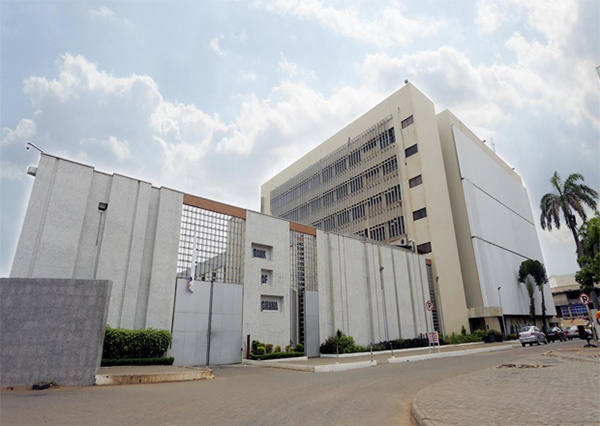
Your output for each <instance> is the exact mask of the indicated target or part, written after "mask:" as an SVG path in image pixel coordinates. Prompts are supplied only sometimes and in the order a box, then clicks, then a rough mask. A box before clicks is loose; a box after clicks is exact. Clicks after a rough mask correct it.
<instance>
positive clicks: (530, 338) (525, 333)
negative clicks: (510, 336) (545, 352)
mask: <svg viewBox="0 0 600 426" xmlns="http://www.w3.org/2000/svg"><path fill="white" fill-rule="evenodd" d="M519 342H521V345H522V346H525V344H527V343H529V344H530V345H533V344H534V343H537V344H538V345H540V344H542V342H543V343H544V344H545V345H547V344H548V340H546V335H545V334H544V333H542V332H541V331H540V329H539V328H537V327H535V326H533V325H526V326H524V327H523V328H521V331H519Z"/></svg>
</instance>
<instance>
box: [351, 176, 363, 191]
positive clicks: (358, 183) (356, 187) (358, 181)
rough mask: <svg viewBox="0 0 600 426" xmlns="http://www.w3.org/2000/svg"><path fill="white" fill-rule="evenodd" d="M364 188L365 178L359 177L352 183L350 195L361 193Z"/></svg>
mask: <svg viewBox="0 0 600 426" xmlns="http://www.w3.org/2000/svg"><path fill="white" fill-rule="evenodd" d="M362 187H363V178H362V176H357V177H355V178H354V179H352V180H351V181H350V193H352V194H354V193H355V192H357V191H360V190H361V189H362Z"/></svg>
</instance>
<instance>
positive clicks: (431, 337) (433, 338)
mask: <svg viewBox="0 0 600 426" xmlns="http://www.w3.org/2000/svg"><path fill="white" fill-rule="evenodd" d="M427 336H428V337H429V343H430V344H431V343H437V344H438V345H439V343H440V339H439V338H438V333H437V331H430V332H429V333H427Z"/></svg>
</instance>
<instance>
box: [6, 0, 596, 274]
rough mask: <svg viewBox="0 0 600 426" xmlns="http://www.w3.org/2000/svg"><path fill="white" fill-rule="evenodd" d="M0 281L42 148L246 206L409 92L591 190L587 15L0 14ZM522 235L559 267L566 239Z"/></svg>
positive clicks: (559, 234) (548, 11)
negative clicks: (360, 120)
mask: <svg viewBox="0 0 600 426" xmlns="http://www.w3.org/2000/svg"><path fill="white" fill-rule="evenodd" d="M0 23H1V28H0V72H1V74H0V91H1V93H0V102H1V103H0V107H1V109H0V127H1V128H2V136H1V139H0V166H1V168H0V169H1V171H0V185H1V186H0V196H1V200H0V201H1V204H0V208H1V210H0V224H1V228H0V232H1V234H0V276H7V275H8V274H9V272H10V266H11V264H12V258H13V256H14V250H15V247H16V242H17V239H18V235H19V232H20V229H21V226H22V222H23V215H24V211H25V209H26V204H27V201H28V198H29V194H30V191H31V187H32V184H33V179H32V178H31V177H29V176H27V175H26V174H25V170H26V167H27V165H30V164H33V165H35V164H37V161H38V155H37V154H36V153H35V152H34V151H25V143H26V141H28V140H31V141H33V142H34V143H36V144H37V145H38V146H40V147H41V148H42V149H43V150H44V151H46V152H48V153H51V154H55V155H59V156H64V157H66V158H70V159H73V160H77V161H82V162H85V163H88V164H90V165H93V166H95V167H96V168H97V169H98V170H101V171H106V172H111V173H112V172H118V173H122V174H126V175H130V176H133V177H137V178H141V179H144V180H147V181H150V182H152V183H153V184H155V185H156V186H168V187H171V188H175V189H179V190H182V191H185V192H188V193H192V194H195V195H199V196H203V197H207V198H212V199H216V200H220V201H223V202H226V203H231V204H234V205H239V206H242V207H246V208H250V209H253V210H258V209H259V187H260V184H261V183H263V182H264V181H266V180H267V179H269V178H270V177H271V176H272V175H273V174H275V173H276V172H278V171H280V170H281V169H283V168H284V167H286V166H287V165H289V164H290V163H291V162H293V161H294V160H295V159H297V158H298V157H299V156H300V155H302V154H304V153H306V152H308V151H309V150H310V149H312V148H314V147H315V146H316V145H318V144H319V143H320V142H322V141H323V140H325V139H326V138H327V137H329V136H331V135H332V134H333V133H335V132H336V131H337V130H339V129H340V128H341V127H343V126H344V125H346V124H348V123H349V122H351V121H352V120H354V119H355V118H357V117H358V116H360V115H361V114H362V113H364V112H366V111H367V110H369V109H370V108H371V107H373V106H374V105H376V104H377V103H378V102H380V101H381V100H383V99H385V98H386V97H387V96H389V95H390V94H391V93H393V92H394V91H395V90H397V89H398V88H400V87H401V86H402V84H403V81H404V79H409V80H410V81H411V82H413V83H414V84H415V85H416V86H417V87H418V88H419V89H420V90H421V91H423V92H424V93H425V94H426V95H427V96H428V97H429V98H430V99H431V100H432V101H433V102H434V104H435V105H436V109H437V111H438V112H439V111H442V110H443V109H445V108H449V109H450V110H452V111H453V112H454V113H455V114H456V115H457V116H458V117H459V118H460V119H461V120H463V121H464V122H465V123H466V124H467V125H468V126H469V127H470V128H471V129H472V130H473V131H475V133H476V134H477V135H478V136H480V137H481V138H482V139H487V140H490V138H493V141H494V145H495V148H496V150H497V152H498V154H499V155H500V156H501V157H503V158H504V159H505V161H506V162H507V163H508V164H510V165H511V166H512V167H515V169H516V171H517V172H518V173H519V174H520V175H521V176H522V177H523V180H524V183H525V185H526V187H527V188H528V190H529V194H530V199H531V203H532V208H533V213H534V217H536V218H537V217H539V207H538V206H539V200H540V199H541V197H542V196H543V195H544V194H545V193H546V192H548V191H550V189H551V188H550V184H549V181H548V180H549V178H550V177H551V175H552V173H553V172H554V171H555V170H557V171H558V172H559V173H560V174H561V175H562V176H563V178H566V177H567V176H568V175H569V174H570V173H574V172H579V173H582V174H583V175H584V176H585V178H586V182H587V183H588V184H589V185H591V186H592V187H594V188H596V189H597V190H600V147H599V141H600V84H599V82H598V76H597V74H596V70H595V68H596V67H597V66H598V65H600V30H599V28H600V25H599V24H600V2H598V1H595V0H584V1H579V2H576V1H529V0H527V1H526V0H501V1H467V0H464V1H444V2H442V1H408V2H377V1H366V0H365V1H356V2H350V1H331V2H324V1H318V0H313V1H305V2H302V1H288V0H279V1H273V2H266V1H248V2H242V1H224V2H209V1H197V2H196V1H194V2H192V1H169V2H161V1H152V2H142V1H129V2H99V1H93V2H91V1H90V2H85V1H80V2H75V1H60V2H52V1H45V2H28V1H2V2H0ZM538 235H539V236H540V243H541V245H542V250H543V253H544V260H545V263H546V265H547V269H548V271H549V273H550V274H567V273H572V272H574V271H575V270H576V268H577V266H576V263H575V255H574V252H575V245H574V242H573V240H572V236H571V234H570V232H569V231H568V229H567V228H566V227H564V226H563V227H562V228H561V229H560V230H559V231H556V230H555V231H553V232H551V233H549V232H545V231H542V230H541V229H539V226H538Z"/></svg>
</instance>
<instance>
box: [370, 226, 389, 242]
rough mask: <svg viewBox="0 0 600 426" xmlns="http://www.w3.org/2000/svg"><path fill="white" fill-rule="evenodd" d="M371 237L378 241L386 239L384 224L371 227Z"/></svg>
mask: <svg viewBox="0 0 600 426" xmlns="http://www.w3.org/2000/svg"><path fill="white" fill-rule="evenodd" d="M369 238H371V239H372V240H376V241H383V240H385V228H384V227H383V225H379V226H374V227H373V228H371V229H369Z"/></svg>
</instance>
